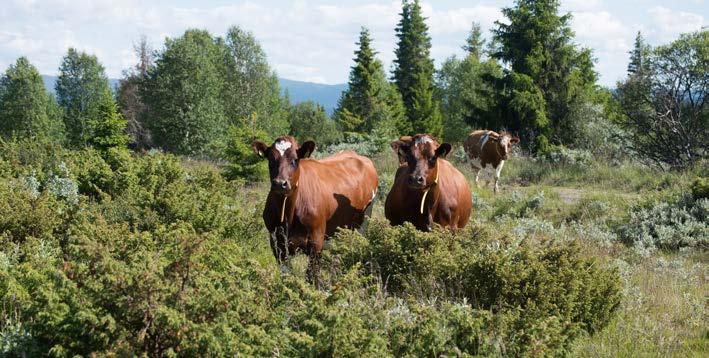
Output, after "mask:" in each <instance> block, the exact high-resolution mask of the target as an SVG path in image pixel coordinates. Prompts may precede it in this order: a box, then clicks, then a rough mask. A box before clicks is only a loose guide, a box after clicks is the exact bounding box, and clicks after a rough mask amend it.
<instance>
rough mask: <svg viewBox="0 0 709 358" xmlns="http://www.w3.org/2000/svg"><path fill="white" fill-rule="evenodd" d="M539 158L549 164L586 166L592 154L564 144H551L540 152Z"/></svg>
mask: <svg viewBox="0 0 709 358" xmlns="http://www.w3.org/2000/svg"><path fill="white" fill-rule="evenodd" d="M539 158H540V159H541V160H543V161H544V162H547V163H550V164H556V165H579V166H587V165H589V164H590V162H591V159H592V155H591V153H590V152H589V151H586V150H583V149H569V148H566V147H564V146H556V145H552V146H549V148H548V149H547V150H546V151H544V152H542V153H540V155H539Z"/></svg>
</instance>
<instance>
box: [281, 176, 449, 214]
mask: <svg viewBox="0 0 709 358" xmlns="http://www.w3.org/2000/svg"><path fill="white" fill-rule="evenodd" d="M436 184H438V168H437V169H436V179H434V180H433V185H436ZM433 185H431V186H429V187H428V188H426V190H424V191H423V197H422V198H421V209H420V210H419V211H420V212H421V214H423V204H424V203H425V202H426V195H428V191H429V190H431V187H432V186H433ZM284 205H285V204H284ZM284 207H285V206H284ZM281 221H283V220H281Z"/></svg>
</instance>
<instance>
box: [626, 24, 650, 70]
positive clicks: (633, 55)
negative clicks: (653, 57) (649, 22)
mask: <svg viewBox="0 0 709 358" xmlns="http://www.w3.org/2000/svg"><path fill="white" fill-rule="evenodd" d="M629 53H630V62H629V63H628V75H634V74H637V75H643V74H645V72H647V67H648V57H649V56H650V46H648V45H647V44H646V43H645V39H644V38H643V35H642V34H641V33H640V31H638V34H637V35H636V36H635V46H634V47H633V49H632V50H631V51H630V52H629Z"/></svg>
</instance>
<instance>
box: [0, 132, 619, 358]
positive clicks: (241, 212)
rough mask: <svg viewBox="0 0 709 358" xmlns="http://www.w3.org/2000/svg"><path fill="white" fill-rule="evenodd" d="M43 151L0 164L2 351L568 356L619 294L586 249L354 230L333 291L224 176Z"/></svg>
mask: <svg viewBox="0 0 709 358" xmlns="http://www.w3.org/2000/svg"><path fill="white" fill-rule="evenodd" d="M27 146H28V147H27V148H23V147H22V145H20V144H17V143H11V144H8V145H7V148H8V149H9V150H7V151H5V152H2V153H0V158H2V160H3V163H9V165H8V166H7V167H8V168H9V169H8V170H7V171H4V172H3V175H2V176H1V177H0V355H10V356H22V355H27V356H42V355H54V356H75V355H82V356H91V355H97V356H104V355H118V356H133V355H148V356H177V355H181V356H195V355H210V356H235V355H244V356H268V355H283V356H353V355H368V356H412V355H428V356H440V355H447V356H451V355H464V354H479V355H525V354H554V353H563V352H565V350H567V349H568V347H569V343H570V342H571V341H572V340H573V339H574V338H575V337H576V336H577V335H578V334H579V333H581V332H593V331H595V330H597V329H599V328H600V327H602V326H603V325H604V324H605V322H606V321H607V320H608V319H609V317H610V315H611V312H612V311H613V308H614V306H615V305H616V302H617V299H618V297H617V291H616V289H617V287H616V285H617V277H616V276H615V275H614V273H613V272H611V271H607V270H605V269H603V268H600V267H598V265H597V264H595V261H593V260H590V259H585V258H583V257H581V256H580V255H579V253H578V247H576V246H575V245H568V244H561V243H557V242H554V241H544V240H542V242H540V243H536V242H535V243H531V242H530V243H526V242H520V240H519V239H517V238H515V239H508V238H498V237H495V236H494V235H492V234H491V233H490V232H489V231H487V230H484V229H481V228H479V227H478V228H471V229H469V230H467V231H465V232H463V233H460V234H453V233H450V232H445V231H437V232H434V233H419V232H418V231H416V230H414V229H413V228H412V227H411V226H405V227H401V228H390V227H388V225H387V224H385V223H383V222H381V221H374V222H373V223H372V225H370V229H369V230H368V231H367V233H366V237H365V236H361V235H359V234H357V233H354V232H350V231H343V232H341V233H340V234H338V237H337V238H335V239H334V245H333V247H332V250H327V251H326V252H327V254H326V260H328V261H327V262H330V263H332V265H330V266H329V269H328V268H325V270H324V271H325V272H324V274H325V278H326V279H329V281H327V282H329V286H328V292H321V291H318V290H315V289H314V288H313V287H312V286H311V285H309V284H307V283H306V282H305V281H304V280H303V278H302V277H297V276H294V275H291V274H283V275H281V274H279V270H277V269H276V267H275V265H274V260H273V255H272V254H271V251H270V248H269V246H268V240H267V239H266V238H267V234H266V232H265V230H264V229H263V223H262V221H261V219H260V209H261V205H260V204H261V203H262V200H263V194H264V193H263V192H261V191H258V190H254V189H250V188H247V187H244V186H243V185H241V184H239V183H236V182H228V181H226V180H225V179H224V178H223V176H222V175H221V174H220V173H219V171H218V170H217V169H216V168H215V167H214V166H211V165H200V164H199V163H193V162H189V163H185V162H181V161H180V159H179V158H177V157H175V156H172V155H166V154H162V153H159V152H154V153H150V154H149V155H145V156H138V157H133V156H127V157H125V156H121V155H120V154H117V155H116V156H115V158H113V159H112V158H111V157H107V159H104V158H102V156H101V155H99V154H98V153H97V152H96V151H93V150H82V151H66V150H61V149H59V150H57V151H56V152H55V153H50V151H49V150H47V147H43V146H36V145H33V144H27ZM21 153H22V154H21ZM27 153H34V154H31V155H26V154H27ZM35 154H36V155H37V157H39V158H44V159H43V160H46V163H44V162H42V163H40V162H37V161H35V160H34V159H33V155H35ZM390 160H391V161H392V163H394V165H395V164H396V161H395V158H393V156H391V159H390ZM62 163H63V164H62ZM187 164H189V165H187ZM55 177H56V178H61V179H62V181H56V180H55V179H54V178H55ZM64 181H66V183H69V182H72V183H74V184H75V187H74V189H72V190H68V191H67V190H64V189H66V188H64V189H61V190H60V188H61V185H59V184H61V183H64ZM66 183H64V184H66ZM65 191H67V192H71V193H72V195H76V198H77V199H78V200H76V201H69V200H67V197H66V196H65V195H55V194H53V193H52V192H56V193H64V192H65ZM539 201H540V200H532V199H530V200H529V202H530V203H537V202H539ZM525 205H527V206H528V207H533V206H534V205H537V204H525ZM530 210H531V209H530ZM542 238H543V236H542Z"/></svg>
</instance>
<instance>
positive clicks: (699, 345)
mask: <svg viewBox="0 0 709 358" xmlns="http://www.w3.org/2000/svg"><path fill="white" fill-rule="evenodd" d="M452 161H453V163H454V164H455V165H456V167H457V168H458V169H459V170H461V172H463V174H464V175H465V176H466V177H467V178H468V181H469V184H470V187H471V189H472V190H473V193H474V194H473V195H474V199H473V200H474V204H475V205H474V209H473V218H472V221H473V222H477V223H480V224H485V225H490V226H493V227H494V228H495V230H499V231H502V232H506V233H509V234H511V235H514V234H515V233H516V232H517V233H519V232H522V233H524V235H530V234H532V235H533V233H534V232H535V230H543V231H547V230H549V229H550V228H551V230H553V231H554V232H555V234H556V235H563V236H568V237H570V238H577V239H580V240H582V242H583V243H584V253H585V254H587V255H593V256H595V257H598V258H600V259H601V261H602V262H605V263H607V264H609V265H615V266H616V267H618V268H619V270H620V272H621V273H622V275H623V279H624V283H625V288H624V293H625V294H624V301H623V303H622V306H621V308H620V311H619V313H618V315H617V317H616V319H615V320H614V321H613V322H612V324H611V325H610V326H609V327H606V328H605V329H604V330H603V331H601V332H598V333H596V334H595V335H593V336H590V337H584V338H583V339H581V340H579V341H578V342H577V343H576V344H575V347H574V354H573V355H574V356H580V357H599V356H600V357H638V356H641V357H651V356H653V357H654V356H664V357H705V356H709V324H708V323H707V322H709V313H708V312H709V281H708V278H709V276H708V273H709V265H708V264H709V253H707V252H705V251H699V252H696V251H688V252H674V253H668V252H654V253H647V252H636V250H635V249H634V248H632V247H627V246H625V245H623V244H621V243H619V242H618V241H617V235H616V234H615V232H616V230H617V228H618V227H619V226H620V225H622V224H623V223H625V222H627V220H628V217H629V210H630V209H631V208H633V207H635V206H638V205H647V204H649V203H652V202H655V201H666V200H669V199H670V198H672V197H676V196H677V195H678V194H679V193H682V192H687V191H688V188H689V186H690V184H691V183H692V181H693V180H695V179H696V178H697V177H698V176H707V167H706V163H705V164H702V165H701V166H699V167H698V168H697V169H695V170H691V171H686V172H681V173H677V172H662V171H657V170H654V169H652V168H648V167H646V166H643V165H641V164H639V163H633V162H624V163H619V164H610V163H607V162H603V161H596V162H592V163H590V164H588V165H585V166H580V165H573V166H568V165H567V166H555V165H551V164H546V163H541V162H539V161H534V160H532V159H530V158H525V157H514V158H511V159H510V160H509V161H508V162H507V163H506V165H505V167H504V170H503V172H502V177H501V181H500V185H501V192H500V193H499V194H498V195H494V194H493V193H492V183H490V184H489V185H488V186H485V184H486V183H484V182H483V181H482V180H481V188H479V189H476V188H475V185H474V182H473V179H472V178H473V175H472V171H471V170H470V167H469V166H468V164H467V163H465V162H464V161H462V160H460V159H459V158H452ZM375 163H377V166H378V170H379V173H380V177H381V178H383V179H384V180H385V181H386V180H388V179H387V178H388V177H391V176H393V172H394V170H395V168H396V162H395V158H394V155H393V153H385V154H384V155H382V157H381V158H376V160H375ZM481 179H482V177H481ZM389 183H390V181H389ZM540 193H543V194H540ZM374 213H375V216H383V212H382V210H381V205H378V206H376V207H375V210H374ZM527 237H528V236H527Z"/></svg>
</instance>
